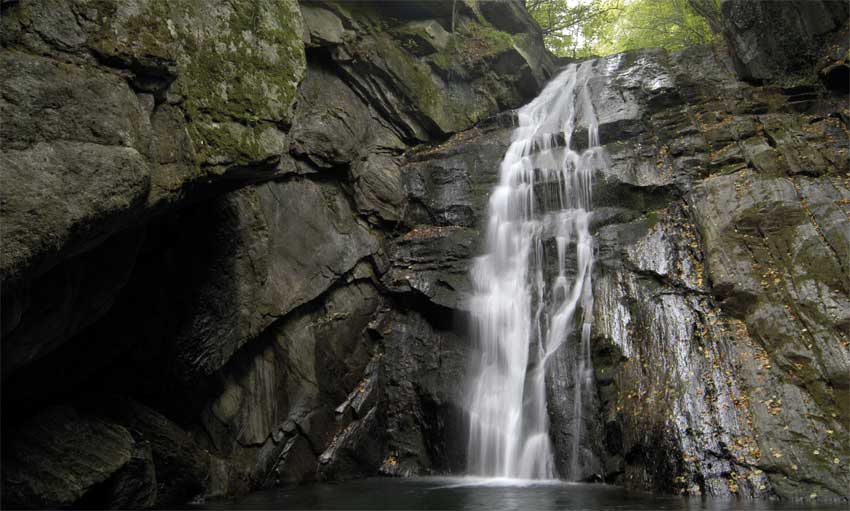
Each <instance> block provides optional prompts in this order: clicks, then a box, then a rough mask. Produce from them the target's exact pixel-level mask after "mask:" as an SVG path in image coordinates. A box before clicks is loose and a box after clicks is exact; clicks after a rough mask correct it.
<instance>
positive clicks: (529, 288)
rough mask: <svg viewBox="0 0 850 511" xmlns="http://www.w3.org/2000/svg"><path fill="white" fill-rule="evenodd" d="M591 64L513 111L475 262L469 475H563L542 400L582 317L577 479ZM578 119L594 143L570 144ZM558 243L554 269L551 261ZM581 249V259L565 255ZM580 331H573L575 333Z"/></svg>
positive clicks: (576, 370) (594, 162)
mask: <svg viewBox="0 0 850 511" xmlns="http://www.w3.org/2000/svg"><path fill="white" fill-rule="evenodd" d="M592 65H593V64H592V62H590V61H588V62H585V63H583V64H582V65H581V66H576V65H570V66H569V67H568V68H567V69H566V70H564V71H563V72H562V73H561V74H560V75H558V76H557V77H556V78H555V79H554V80H552V82H550V83H549V84H548V85H547V86H546V88H545V89H544V90H543V92H542V93H541V94H540V95H539V96H538V97H537V98H536V99H534V101H532V102H531V103H529V104H528V105H526V106H525V107H523V108H521V109H520V110H519V112H518V122H519V126H518V127H517V128H516V129H515V130H514V132H513V136H512V139H511V145H510V147H509V148H508V150H507V153H506V154H505V157H504V159H503V160H502V163H501V167H500V181H499V184H498V186H496V188H495V189H494V190H493V192H492V195H491V197H490V204H489V223H488V225H487V238H486V253H485V255H483V256H481V257H478V258H477V259H476V260H475V262H474V264H473V268H472V280H473V286H474V295H473V297H472V299H471V301H470V308H471V311H472V318H473V332H474V335H475V337H476V339H477V341H478V347H479V349H480V351H481V353H480V357H479V358H478V359H477V361H476V367H475V368H474V369H473V372H472V374H473V375H474V377H473V379H472V381H471V383H470V386H471V388H470V389H469V392H468V394H467V395H468V402H467V408H468V412H469V419H470V430H469V443H468V453H467V455H468V464H469V473H470V474H473V475H479V476H486V477H506V478H523V479H551V478H554V477H556V476H557V473H556V468H555V463H554V455H553V449H552V442H551V439H550V437H549V416H548V411H547V403H546V363H547V360H549V358H550V357H552V356H553V355H554V354H555V353H556V352H557V351H558V349H559V348H561V346H562V345H563V344H564V343H566V342H567V340H568V338H570V337H571V334H572V333H573V332H574V331H575V330H576V329H575V328H574V327H575V325H574V319H575V317H576V315H577V312H580V314H581V327H580V334H579V336H578V337H579V338H580V345H579V346H577V348H578V349H577V350H576V356H575V357H574V358H575V364H574V367H573V375H572V377H573V379H574V386H575V392H576V394H575V400H574V404H575V407H574V411H573V414H574V417H573V419H574V420H573V424H574V425H575V431H574V432H573V438H574V442H573V443H574V445H573V449H572V451H573V452H572V453H571V458H570V459H571V464H572V466H571V467H570V469H569V470H570V473H569V474H562V475H563V476H566V477H569V478H571V479H574V478H576V477H577V475H578V470H579V466H578V458H579V447H580V441H581V437H582V436H583V434H584V433H583V431H582V426H581V424H582V418H581V410H582V396H583V395H584V394H585V393H586V392H587V391H588V390H589V387H590V384H591V382H592V367H591V365H590V322H591V317H590V314H591V311H592V309H593V295H592V292H591V281H590V279H591V268H592V265H593V250H592V249H593V239H592V237H591V235H590V232H589V223H590V215H591V212H590V209H591V208H590V206H591V180H592V174H593V171H594V169H596V168H597V166H598V165H599V164H601V162H602V153H601V149H600V148H599V147H598V146H599V140H598V138H599V137H598V125H597V122H596V115H595V113H594V111H593V106H592V104H591V101H590V94H589V91H588V88H587V86H586V85H587V77H588V76H590V71H591V67H592ZM577 119H581V120H582V121H583V122H584V123H586V125H587V137H588V139H587V142H588V143H587V147H588V149H586V150H584V151H581V152H579V151H577V150H574V149H573V140H572V136H573V132H574V130H575V128H576V123H577ZM553 244H554V248H555V251H556V254H557V255H556V257H557V267H556V268H550V267H548V266H547V259H550V258H552V253H551V252H552V250H551V247H552V246H553ZM571 250H574V260H573V258H572V257H571V254H570V253H569V252H570V251H571ZM573 337H575V336H573Z"/></svg>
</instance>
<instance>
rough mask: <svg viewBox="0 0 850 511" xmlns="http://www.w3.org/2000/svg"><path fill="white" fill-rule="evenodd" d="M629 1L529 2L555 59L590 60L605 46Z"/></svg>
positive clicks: (558, 0) (555, 0)
mask: <svg viewBox="0 0 850 511" xmlns="http://www.w3.org/2000/svg"><path fill="white" fill-rule="evenodd" d="M625 2H626V0H585V1H581V0H526V7H527V8H528V12H529V13H530V14H531V15H532V16H533V17H534V19H535V20H537V23H539V24H540V27H541V28H542V29H543V38H544V40H545V42H546V46H547V47H548V48H549V49H550V50H551V51H552V53H554V54H555V55H560V56H563V57H586V56H589V55H591V54H592V53H593V48H594V46H595V45H597V44H599V43H601V42H602V41H601V39H600V36H603V35H604V34H606V27H608V26H610V25H612V24H613V23H614V22H615V21H616V19H617V17H618V14H619V13H620V12H621V11H622V9H623V6H624V4H625Z"/></svg>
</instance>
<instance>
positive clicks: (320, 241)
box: [0, 0, 554, 507]
mask: <svg viewBox="0 0 850 511" xmlns="http://www.w3.org/2000/svg"><path fill="white" fill-rule="evenodd" d="M2 9H3V12H2V22H0V23H2V43H3V48H2V50H0V59H2V68H3V71H4V72H3V73H2V74H3V79H2V80H3V84H2V85H3V86H2V93H0V94H2V102H0V108H2V116H3V119H4V122H5V124H4V127H5V129H4V130H3V133H2V137H3V138H2V144H3V153H2V161H3V172H2V177H0V179H2V187H0V188H2V191H0V208H2V215H3V222H2V229H3V232H2V236H3V240H4V243H3V249H2V279H3V286H4V289H3V291H4V292H3V304H2V305H3V311H2V313H3V325H2V327H3V340H2V350H3V356H2V360H3V371H2V377H3V406H4V414H3V429H4V440H3V441H4V449H3V453H4V454H3V456H4V458H3V469H4V470H3V473H4V485H3V486H4V489H3V492H4V493H3V498H4V502H15V503H16V504H18V505H22V506H27V505H29V506H89V507H91V506H94V507H98V506H112V507H115V506H118V507H122V506H131V507H149V506H152V505H158V506H162V505H175V504H179V503H182V502H186V501H188V500H191V499H193V498H197V497H203V496H210V497H213V496H229V495H234V494H238V493H241V492H245V491H249V490H251V489H254V488H258V487H262V486H269V485H275V484H284V483H293V482H301V481H307V480H312V479H318V478H335V479H340V478H348V477H355V476H362V475H371V474H377V473H379V472H381V471H383V472H385V473H415V472H422V471H428V470H431V468H432V467H438V466H441V465H439V463H441V461H440V460H441V458H440V456H442V454H435V455H434V456H430V455H429V454H428V452H426V450H427V449H431V450H432V451H433V452H438V451H440V449H442V450H443V451H444V450H445V447H444V446H442V442H443V441H442V440H441V438H442V436H443V434H444V433H445V431H444V430H443V429H440V427H437V426H432V424H434V423H436V422H439V421H442V420H443V415H442V414H443V413H446V414H448V413H451V414H454V415H457V414H458V413H459V412H458V410H457V407H456V406H455V407H452V408H451V409H450V410H449V409H448V408H446V409H443V408H440V406H437V404H435V403H436V401H435V400H441V399H443V400H447V399H448V397H446V395H445V393H446V392H447V390H446V389H445V388H443V387H440V386H439V385H436V383H433V384H429V385H426V386H424V387H423V388H422V389H421V390H420V389H419V388H418V386H417V384H416V383H415V382H414V381H412V380H414V379H416V378H422V379H423V380H426V379H429V378H432V376H431V375H430V372H429V371H430V370H431V369H432V368H433V365H434V363H435V360H436V363H439V360H440V358H439V351H433V350H432V351H430V352H429V357H432V358H429V359H427V360H426V359H423V360H422V362H421V364H420V365H419V366H417V367H413V366H410V365H409V363H408V362H407V361H406V360H404V359H406V358H407V356H408V355H409V354H410V353H412V352H415V353H419V351H418V350H419V349H425V348H424V346H423V347H417V345H416V344H415V342H414V340H413V339H415V338H417V337H411V336H418V338H420V339H421V340H422V341H423V342H425V343H427V345H428V346H429V347H430V348H429V349H433V348H435V347H438V346H440V344H439V342H438V339H442V338H445V339H453V342H454V343H455V346H454V347H453V348H448V347H447V348H446V349H447V350H449V351H447V354H449V355H447V358H448V359H450V360H451V363H450V364H449V365H450V367H452V368H453V369H451V370H452V371H454V372H453V373H452V374H453V375H454V376H456V375H457V374H458V373H459V371H460V369H459V367H460V366H461V365H462V364H463V361H464V360H465V358H464V357H463V356H461V355H460V354H459V353H458V350H462V349H463V347H464V346H463V341H462V338H461V337H460V336H458V335H457V334H456V333H454V331H453V329H452V327H453V325H452V321H451V320H450V319H446V318H445V317H444V313H446V312H447V311H448V312H449V313H450V311H449V309H445V310H440V311H430V310H429V311H425V312H422V311H418V309H416V307H417V306H418V304H419V302H418V301H416V300H418V298H416V299H414V301H412V302H411V301H409V298H410V297H411V296H412V295H411V293H410V292H409V291H408V290H406V289H398V290H395V291H394V290H391V289H390V288H391V287H392V286H393V284H391V283H388V284H385V281H387V282H388V279H386V278H385V277H384V276H385V274H387V272H388V271H389V268H390V264H391V263H390V258H389V257H388V255H387V254H388V247H389V246H388V242H389V240H390V239H391V238H394V237H395V235H396V233H401V232H402V231H406V230H407V227H406V224H405V223H404V222H403V218H404V217H405V212H406V209H407V207H408V203H409V201H408V197H407V192H406V191H405V188H404V183H403V182H402V175H401V171H400V168H399V165H400V164H401V162H402V158H403V154H404V152H405V151H407V150H408V149H409V148H410V147H411V146H412V145H418V144H421V143H431V142H434V141H440V140H444V139H445V138H446V137H447V136H449V135H450V134H452V133H455V132H459V131H463V130H466V129H468V128H470V127H471V126H473V125H474V124H475V123H477V122H479V121H481V120H482V119H485V118H489V117H492V116H493V115H496V114H497V113H498V112H500V111H503V110H505V109H511V108H515V107H518V106H520V105H521V104H523V103H525V102H527V101H529V100H530V99H531V98H532V97H533V96H534V95H535V94H536V93H537V91H538V90H539V88H540V87H541V86H542V84H543V83H544V82H545V80H546V79H548V77H549V76H550V75H551V73H552V72H553V70H554V68H553V65H552V61H551V58H550V56H549V55H548V54H547V53H546V51H545V49H544V48H543V45H542V39H541V35H540V31H539V28H538V27H537V26H536V25H535V24H534V23H533V22H532V21H531V18H530V17H529V16H528V14H527V13H526V12H525V10H524V9H523V8H522V7H521V5H520V4H519V3H518V2H512V3H504V4H498V5H495V4H494V5H486V6H484V7H481V6H479V5H478V4H477V3H475V2H448V1H447V2H429V3H428V4H427V5H424V4H423V5H422V6H418V7H415V6H413V7H412V6H411V5H410V4H406V3H404V4H403V3H390V4H388V5H387V4H384V3H381V2H374V3H369V2H357V3H349V2H333V1H327V2H319V1H317V2H302V3H301V4H300V5H299V4H297V3H295V2H292V1H288V0H284V1H260V2H231V3H228V4H223V5H218V6H213V7H210V5H208V4H207V3H205V2H197V1H193V0H188V1H185V2H183V1H181V2H177V3H174V2H162V1H159V0H146V1H144V2H125V1H122V0H109V1H106V2H103V1H97V2H93V1H92V2H90V1H87V0H59V1H56V2H52V3H50V4H49V5H48V4H43V3H38V2H30V1H18V2H3V3H2ZM481 194H482V196H485V195H486V190H481ZM470 240H471V238H470ZM470 243H471V241H470V242H469V243H467V245H468V246H470V248H469V249H470V250H471V245H470ZM468 255H469V254H468V253H464V254H463V255H462V256H461V257H464V258H465V257H468ZM459 272H460V273H458V277H459V278H463V275H461V273H462V270H459ZM395 319H398V320H399V323H396V322H395ZM402 319H404V320H409V321H410V324H411V325H412V326H413V327H414V329H413V330H409V329H407V328H404V325H403V324H402V323H401V321H402ZM431 322H436V323H437V324H436V326H434V325H431ZM441 336H442V337H441ZM411 350H413V351H411ZM452 350H453V351H452ZM433 357H436V358H433ZM402 362H403V363H402ZM397 364H398V366H397ZM58 374H63V375H64V376H63V379H62V382H61V383H59V382H57V379H56V377H57V375H58ZM435 385H436V386H435ZM399 389H403V390H399ZM104 390H108V391H109V392H110V395H109V396H103V391H104ZM451 390H452V392H453V393H452V396H455V394H456V390H457V389H456V388H452V389H451ZM390 401H392V402H390ZM122 403H123V404H122ZM408 407H409V408H408ZM435 407H436V408H435ZM414 409H415V410H418V411H417V412H416V415H415V416H414V415H411V416H410V417H407V416H406V415H405V414H407V413H408V411H409V410H414ZM57 414H59V415H57ZM63 414H64V415H63ZM69 414H70V415H69ZM73 414H77V415H74V418H73V419H72V418H68V417H71V415H73ZM394 415H396V417H394V418H393V416H394ZM66 416H67V417H66ZM56 417H59V418H58V419H57V418H56ZM62 417H65V418H64V419H63V418H62ZM76 417H79V418H76ZM32 421H36V422H37V423H38V427H37V428H33V427H31V424H32ZM63 421H64V422H67V423H68V424H77V423H79V427H76V426H75V429H74V431H76V433H74V431H66V430H64V429H62V427H61V426H60V424H61V423H62V422H63ZM6 431H8V432H9V434H8V435H7V434H6V433H5V432H6ZM74 434H76V435H77V436H76V437H73V438H71V437H69V436H68V435H72V436H73V435H74ZM122 435H123V436H122ZM417 435H418V436H417ZM119 437H120V438H119ZM99 439H102V442H100V444H99V445H97V446H96V448H95V447H92V446H93V445H94V444H97V443H98V441H99ZM119 439H120V440H121V442H119V441H118V440H119ZM390 439H392V440H390ZM65 443H67V444H69V445H62V444H65ZM437 444H440V445H437ZM7 446H16V447H15V448H8V449H7V448H6V447H7ZM83 450H90V451H91V452H89V453H84V454H85V455H83V454H79V452H78V451H83ZM440 452H442V451H440ZM78 454H79V456H80V459H79V460H74V459H73V458H75V457H77V456H78ZM408 455H409V456H410V457H411V459H415V461H412V462H410V463H408V461H406V458H404V457H405V456H408ZM65 458H71V459H70V460H69V459H65ZM402 458H404V460H403V461H404V463H403V465H404V469H403V470H402V469H400V468H398V467H399V466H400V465H397V464H396V462H395V461H394V460H396V459H402ZM69 463H70V464H69ZM408 465H409V466H408ZM91 467H94V468H91ZM459 467H460V465H455V466H454V467H453V468H455V469H458V468H459ZM82 472H88V474H86V476H85V477H83V478H80V477H78V475H79V474H80V473H82ZM45 474H47V475H45ZM48 476H49V477H48ZM42 479H43V480H42Z"/></svg>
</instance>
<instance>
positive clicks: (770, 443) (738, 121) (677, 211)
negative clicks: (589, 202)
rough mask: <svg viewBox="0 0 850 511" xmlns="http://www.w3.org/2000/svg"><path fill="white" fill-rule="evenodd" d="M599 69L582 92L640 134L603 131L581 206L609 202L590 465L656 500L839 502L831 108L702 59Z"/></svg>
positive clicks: (838, 288)
mask: <svg viewBox="0 0 850 511" xmlns="http://www.w3.org/2000/svg"><path fill="white" fill-rule="evenodd" d="M605 64H606V63H602V64H601V65H605ZM607 65H609V66H610V67H609V68H608V69H611V68H614V69H617V70H616V71H614V72H613V73H612V74H610V75H608V78H605V77H604V74H603V76H600V77H599V84H600V88H599V89H598V90H601V91H604V90H605V89H613V90H615V91H616V90H620V89H625V90H624V91H623V92H624V95H628V94H631V95H632V97H633V101H634V102H635V104H636V105H637V106H638V108H639V109H640V110H641V111H642V115H640V118H641V119H643V127H642V128H641V130H640V131H638V132H637V133H636V134H633V132H632V131H631V130H629V131H627V132H625V133H622V132H621V133H620V134H619V135H617V134H616V132H615V134H614V136H612V137H611V138H609V139H608V140H607V142H608V143H607V144H606V148H607V150H608V154H609V157H610V161H611V167H610V168H609V169H608V170H607V171H606V173H605V174H606V175H604V176H599V177H601V178H602V179H597V187H598V188H601V190H600V191H601V193H600V194H596V195H595V196H594V200H595V201H596V205H597V207H598V206H601V207H602V208H604V209H607V208H608V207H615V208H617V209H621V208H623V207H624V208H623V209H626V211H618V212H617V213H616V215H612V216H611V218H612V219H613V220H612V221H608V222H610V223H608V222H606V221H605V220H602V219H599V220H598V221H599V222H600V228H599V230H598V233H597V243H598V250H599V253H600V264H599V265H598V267H597V277H596V282H595V285H594V291H595V294H596V302H595V305H596V307H595V311H594V327H595V349H596V357H595V365H596V367H595V368H596V373H597V383H598V384H599V395H600V399H601V408H600V413H601V415H602V420H603V429H604V430H605V431H609V432H612V434H611V435H610V436H608V435H606V436H605V440H604V442H603V444H604V450H603V455H602V457H603V459H604V458H609V459H619V458H618V457H619V456H622V458H623V463H622V465H621V467H622V469H621V470H623V473H622V475H620V476H616V479H621V480H623V481H624V482H626V483H627V484H632V485H636V486H642V487H649V488H653V489H657V490H664V491H671V490H673V491H683V492H687V493H691V494H713V495H725V494H738V495H752V496H771V495H777V496H782V497H808V496H809V495H810V494H815V495H819V496H822V497H839V496H844V497H846V486H847V479H846V474H844V473H842V471H841V468H840V465H841V463H843V461H842V460H843V459H844V457H845V456H846V453H847V447H848V446H847V445H846V443H845V440H846V435H845V436H844V437H841V436H835V435H838V434H839V433H838V432H839V431H846V421H847V412H846V406H845V405H844V404H842V403H844V402H845V401H846V397H845V394H846V385H845V384H844V383H843V381H844V376H841V377H837V375H838V374H842V375H844V374H847V368H848V362H850V359H848V351H847V333H848V332H847V328H846V325H847V319H846V315H847V310H848V292H847V286H846V282H847V281H848V280H847V279H848V273H847V268H845V266H846V265H845V263H844V259H845V257H844V256H843V255H842V252H841V251H843V250H845V247H847V246H848V243H847V232H846V229H845V228H836V226H837V225H838V224H839V223H842V224H844V223H846V219H847V215H848V209H847V201H846V196H847V193H848V188H847V175H848V163H847V157H846V143H847V139H848V136H847V126H846V124H844V121H843V120H842V117H841V116H840V114H839V111H840V109H841V108H842V107H841V106H840V105H841V97H840V96H839V95H833V94H831V93H830V92H828V91H826V90H823V89H821V92H820V93H819V94H817V95H815V96H813V97H812V98H811V99H810V100H809V101H807V103H806V106H805V110H806V111H807V113H806V114H799V113H797V110H798V109H800V105H798V104H796V102H797V101H798V98H796V97H794V96H786V95H784V94H782V93H781V92H780V90H778V89H773V88H767V87H766V88H758V87H750V86H747V85H744V84H742V83H740V82H737V81H736V80H735V79H734V77H733V76H732V75H731V73H730V70H729V68H728V67H727V66H726V65H725V63H724V62H723V61H722V60H718V59H717V57H715V56H714V55H712V54H710V53H709V52H707V51H701V50H699V51H698V50H691V51H687V52H684V53H682V54H678V55H670V56H667V55H664V54H651V53H642V54H636V55H626V56H624V57H620V58H612V59H608V62H607ZM695 69H699V72H695ZM647 70H650V71H652V72H651V73H647V72H646V71H647ZM708 76H711V77H712V80H713V82H712V83H711V85H710V87H709V86H707V85H705V84H704V83H701V80H703V79H704V78H705V77H708ZM659 77H660V78H661V79H663V81H667V80H669V84H670V86H669V87H666V91H665V92H663V93H660V94H659V92H658V91H659V89H658V88H656V87H655V84H657V83H658V82H659ZM601 96H602V97H607V96H608V94H607V93H604V92H602V93H601ZM728 98H735V100H734V101H733V102H731V103H730V102H729V101H728ZM626 117H628V116H626ZM600 122H601V121H600ZM611 122H612V123H617V117H616V116H615V117H613V118H612V119H611ZM600 131H603V130H602V127H601V126H600ZM804 141H805V142H804ZM605 143H606V140H603V144H605ZM624 154H628V158H623V155H624ZM647 171H649V172H647ZM618 181H621V182H624V183H629V185H630V187H629V188H625V187H623V186H622V185H621V184H618V183H617V182H618ZM612 185H613V186H616V192H615V193H607V192H605V189H606V188H607V187H609V186H612ZM629 190H630V191H629ZM659 191H660V192H662V193H659ZM612 197H616V198H617V201H616V202H614V201H611V200H610V199H611V198H612ZM617 203H619V207H618V204H617ZM624 220H627V221H624ZM606 223H607V225H605V224H606ZM835 247H840V248H838V249H837V250H836V248H835ZM816 297H817V298H816ZM813 417H817V419H815V420H812V418H813ZM658 445H664V446H666V448H665V449H663V450H659V449H658V448H657V446H658ZM661 452H666V453H667V454H665V455H660V453H661ZM814 453H817V454H814ZM612 457H613V458H612ZM801 462H804V463H805V464H806V465H805V467H807V468H803V467H804V465H803V463H801ZM803 474H804V475H803Z"/></svg>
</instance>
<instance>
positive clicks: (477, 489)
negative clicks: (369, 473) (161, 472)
mask: <svg viewBox="0 0 850 511" xmlns="http://www.w3.org/2000/svg"><path fill="white" fill-rule="evenodd" d="M192 509H287V510H289V509H334V510H339V509H358V510H359V509H364V510H365V509H369V510H389V509H394V510H443V509H461V510H486V511H494V510H522V511H532V510H539V511H549V510H563V511H573V510H575V511H578V510H582V511H602V510H615V511H616V510H623V511H631V510H635V511H640V510H647V511H648V510H659V511H662V510H687V511H694V510H727V509H730V510H748V511H767V510H784V511H790V510H802V509H810V510H819V511H838V510H842V511H846V510H847V505H846V504H815V503H808V502H802V503H795V502H775V501H754V500H727V499H698V498H683V497H671V496H652V495H647V494H643V493H635V492H629V491H626V490H624V489H622V488H620V487H616V486H607V485H601V484H580V483H565V482H562V481H539V480H538V481H532V480H522V479H483V478H441V477H428V478H414V479H387V478H373V479H362V480H358V481H349V482H345V483H338V484H312V485H305V486H296V487H290V488H280V489H274V490H266V491H261V492H257V493H253V494H251V495H249V496H248V497H247V498H245V499H242V500H240V501H218V502H207V503H205V504H202V505H197V506H193V507H192Z"/></svg>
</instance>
